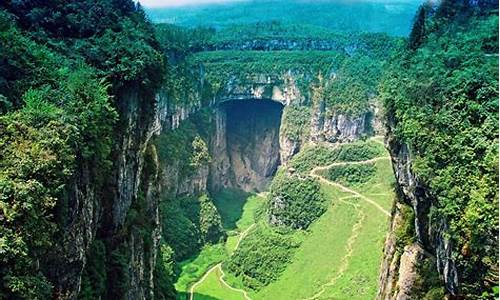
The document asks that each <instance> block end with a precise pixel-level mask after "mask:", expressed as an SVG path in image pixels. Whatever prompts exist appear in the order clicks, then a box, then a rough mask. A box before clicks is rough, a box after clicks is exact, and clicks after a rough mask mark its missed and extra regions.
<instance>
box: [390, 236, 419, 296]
mask: <svg viewBox="0 0 500 300" xmlns="http://www.w3.org/2000/svg"><path fill="white" fill-rule="evenodd" d="M424 252H425V251H424V249H422V247H421V246H420V245H419V244H417V243H413V244H411V245H408V246H406V247H405V248H404V251H403V254H402V255H401V258H400V262H399V274H398V281H397V284H396V290H397V294H396V295H395V296H393V299H396V300H410V299H414V298H415V293H414V291H413V290H414V287H415V285H416V284H417V282H418V280H419V274H418V264H419V263H420V262H421V261H422V259H423V257H424Z"/></svg>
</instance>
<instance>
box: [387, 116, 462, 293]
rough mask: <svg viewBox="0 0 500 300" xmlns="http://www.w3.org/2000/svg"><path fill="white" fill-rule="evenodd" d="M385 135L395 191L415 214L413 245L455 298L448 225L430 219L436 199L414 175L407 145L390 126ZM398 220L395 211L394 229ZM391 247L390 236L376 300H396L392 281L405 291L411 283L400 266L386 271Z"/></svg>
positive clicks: (388, 268) (390, 258) (436, 219)
mask: <svg viewBox="0 0 500 300" xmlns="http://www.w3.org/2000/svg"><path fill="white" fill-rule="evenodd" d="M389 125H390V124H389ZM388 131H389V133H388V135H387V137H388V138H387V144H388V147H389V151H390V154H391V158H392V165H393V169H394V174H395V176H396V182H397V191H398V194H399V195H400V196H399V198H400V200H401V201H402V202H403V203H405V204H406V205H409V206H410V207H411V208H412V210H413V212H414V215H415V235H416V242H417V243H418V244H419V245H420V247H421V248H422V249H423V250H422V251H425V252H428V253H429V255H431V256H435V258H436V260H435V261H436V272H438V273H439V274H440V277H441V278H442V280H443V284H444V286H445V287H446V290H447V291H448V293H450V294H451V295H457V294H458V292H459V282H458V273H457V267H456V264H455V261H454V260H453V258H452V244H451V241H450V240H449V239H448V238H447V237H446V233H447V230H448V224H447V222H446V220H445V219H443V218H433V219H431V218H430V210H431V207H432V206H433V205H434V203H435V200H434V199H435V198H434V196H433V195H432V194H431V193H430V191H429V189H428V188H427V187H426V186H425V185H423V184H422V183H421V182H420V181H419V179H418V177H417V176H415V174H414V173H413V171H412V161H413V158H412V154H411V150H410V148H409V147H408V145H406V144H404V143H401V142H399V141H398V140H397V139H395V137H394V136H393V135H392V133H391V126H388ZM397 218H398V216H397V210H396V212H393V226H394V220H397ZM393 243H394V241H393V238H391V235H389V237H388V238H387V240H386V245H385V259H384V263H383V265H382V268H381V282H380V289H379V295H378V299H396V298H394V297H392V296H390V295H392V294H393V292H394V290H395V289H394V288H395V286H394V285H393V282H394V278H398V282H399V283H400V284H403V283H404V285H405V286H406V287H407V288H408V289H409V286H410V285H411V282H412V280H411V279H408V278H405V277H406V276H410V275H411V274H409V273H404V272H403V271H404V270H402V269H401V265H399V266H397V267H395V266H394V265H391V266H392V267H388V265H389V264H390V263H389V262H390V261H393V260H394V259H395V254H394V251H392V250H391V249H392V248H393V247H392V246H391V245H392V244H393ZM412 253H414V252H412ZM407 256H408V255H407ZM408 259H409V258H408ZM410 277H411V276H410ZM399 288H401V287H399ZM396 290H397V289H396ZM396 295H397V294H396ZM401 299H406V298H401Z"/></svg>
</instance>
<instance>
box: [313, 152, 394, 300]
mask: <svg viewBox="0 0 500 300" xmlns="http://www.w3.org/2000/svg"><path fill="white" fill-rule="evenodd" d="M383 159H390V157H388V156H382V157H376V158H373V159H369V160H364V161H359V162H335V163H332V164H329V165H327V166H319V167H315V168H313V169H312V170H311V171H310V172H309V175H310V176H312V177H315V178H317V179H318V180H319V181H320V182H323V183H325V184H329V185H333V186H336V187H338V188H339V189H341V190H342V191H344V192H348V193H350V194H352V196H346V197H341V198H339V199H338V201H340V202H343V203H346V204H349V205H352V206H354V207H355V208H356V211H357V212H358V216H359V219H358V221H357V222H356V223H355V224H354V226H353V227H352V231H351V236H350V237H349V239H348V240H347V244H346V250H347V251H346V254H345V255H344V256H343V257H342V260H341V265H340V267H339V269H338V270H337V272H336V276H335V277H333V278H332V279H331V280H330V281H328V282H327V283H325V284H323V285H321V288H320V290H319V291H318V292H317V293H316V294H314V295H313V296H311V297H309V298H305V299H303V300H314V299H317V298H318V297H320V296H321V295H322V294H323V293H325V292H326V289H327V288H328V287H330V286H333V285H334V284H335V282H336V281H337V280H338V279H339V278H340V277H341V276H342V275H343V274H344V273H345V271H346V270H347V268H348V267H349V261H350V258H351V256H352V253H353V251H354V248H353V246H354V243H355V242H356V239H357V238H358V236H359V231H360V230H361V227H362V224H363V221H364V220H365V218H366V215H365V214H364V213H363V212H362V210H361V209H360V208H359V205H356V204H354V203H352V202H349V201H346V200H344V199H349V198H360V199H362V200H364V201H366V202H368V203H369V204H371V205H373V206H375V207H376V208H377V209H378V210H379V211H381V212H382V213H383V214H384V215H386V216H390V215H391V214H390V213H389V211H387V210H386V209H384V208H383V207H382V206H380V205H379V204H378V203H377V202H375V201H373V200H372V199H370V198H368V197H366V196H365V195H362V194H360V193H358V192H356V191H354V190H352V189H350V188H348V187H346V186H343V185H341V184H340V183H337V182H334V181H331V180H328V179H326V178H324V177H322V176H321V175H318V174H316V172H318V171H322V170H327V169H329V168H331V167H335V166H345V165H353V164H368V163H373V162H376V161H379V160H383Z"/></svg>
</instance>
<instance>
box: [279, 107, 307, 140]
mask: <svg viewBox="0 0 500 300" xmlns="http://www.w3.org/2000/svg"><path fill="white" fill-rule="evenodd" d="M281 123H282V124H281V130H280V135H281V136H283V137H286V138H287V139H289V140H291V141H295V142H302V141H306V140H307V139H308V138H309V134H310V129H311V124H310V123H311V108H310V107H307V106H298V105H292V106H286V107H285V108H284V109H283V117H282V118H281Z"/></svg>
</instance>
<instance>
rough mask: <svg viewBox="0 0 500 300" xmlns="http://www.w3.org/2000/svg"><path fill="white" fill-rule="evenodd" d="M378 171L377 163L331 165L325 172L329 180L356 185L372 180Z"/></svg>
mask: <svg viewBox="0 0 500 300" xmlns="http://www.w3.org/2000/svg"><path fill="white" fill-rule="evenodd" d="M376 171H377V169H376V166H375V164H350V165H341V166H334V167H331V168H329V169H328V170H327V171H326V172H323V174H324V176H325V177H326V178H327V179H328V180H331V181H334V182H339V183H341V184H344V185H347V186H355V185H360V184H364V183H367V182H368V181H370V179H371V178H372V177H373V176H374V175H375V173H376Z"/></svg>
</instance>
